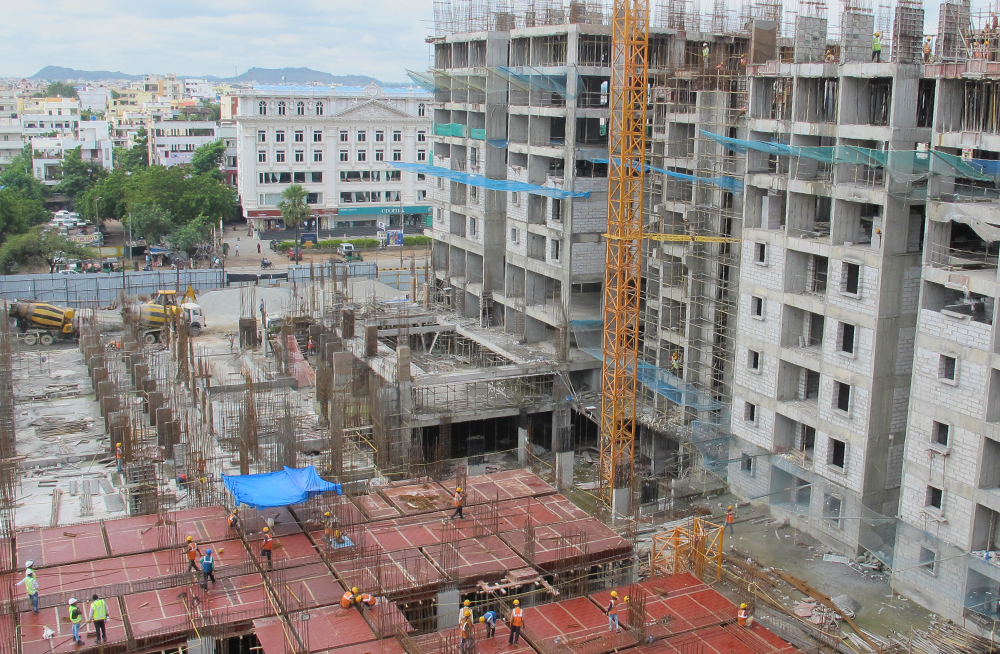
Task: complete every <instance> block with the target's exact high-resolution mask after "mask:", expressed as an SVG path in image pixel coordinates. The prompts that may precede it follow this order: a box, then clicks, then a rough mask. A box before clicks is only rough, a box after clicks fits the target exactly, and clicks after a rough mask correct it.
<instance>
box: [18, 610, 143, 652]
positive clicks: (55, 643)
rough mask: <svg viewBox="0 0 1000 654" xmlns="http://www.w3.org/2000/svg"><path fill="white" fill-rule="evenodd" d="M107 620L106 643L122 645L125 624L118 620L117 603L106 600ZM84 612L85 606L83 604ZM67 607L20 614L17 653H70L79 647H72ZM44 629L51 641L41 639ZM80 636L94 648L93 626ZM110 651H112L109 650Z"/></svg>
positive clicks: (84, 629) (71, 628)
mask: <svg viewBox="0 0 1000 654" xmlns="http://www.w3.org/2000/svg"><path fill="white" fill-rule="evenodd" d="M107 604H108V620H107V622H106V623H105V628H106V629H107V632H108V641H109V642H110V643H111V645H112V646H114V645H115V644H116V643H122V644H124V643H125V642H126V633H125V623H124V622H123V621H122V612H121V608H120V607H119V605H118V600H117V599H115V598H108V600H107ZM83 606H84V608H85V609H86V606H87V605H85V604H84V605H83ZM68 609H69V606H68V605H63V606H56V607H52V608H48V609H41V610H39V611H38V615H35V614H34V613H32V612H31V611H26V612H23V613H21V614H20V616H19V621H20V625H21V654H44V653H46V652H50V651H52V652H73V651H76V650H79V649H80V647H78V646H76V645H74V644H73V626H72V624H71V623H70V621H69V611H68ZM46 627H48V628H49V629H51V630H52V631H54V632H55V635H54V636H53V637H52V639H51V640H49V639H46V638H44V636H43V634H44V633H45V628H46ZM80 637H81V638H83V640H84V642H85V643H86V644H87V645H91V646H92V645H94V638H95V634H94V631H93V627H92V626H91V625H87V626H86V627H84V628H82V629H81V632H80ZM111 649H115V648H114V647H112V648H111Z"/></svg>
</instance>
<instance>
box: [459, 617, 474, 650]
mask: <svg viewBox="0 0 1000 654" xmlns="http://www.w3.org/2000/svg"><path fill="white" fill-rule="evenodd" d="M458 629H459V633H460V634H461V636H462V644H461V645H460V646H459V651H460V652H462V653H463V654H464V653H465V652H466V651H468V649H469V647H471V646H472V611H471V610H469V609H462V619H461V621H459V623H458Z"/></svg>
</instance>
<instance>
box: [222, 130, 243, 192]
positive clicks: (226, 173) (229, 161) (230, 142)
mask: <svg viewBox="0 0 1000 654" xmlns="http://www.w3.org/2000/svg"><path fill="white" fill-rule="evenodd" d="M238 137H239V134H238V132H237V129H236V123H235V122H233V121H231V120H223V121H221V122H220V123H219V138H220V139H222V140H224V141H225V143H226V154H225V155H224V156H223V159H222V176H223V178H224V179H225V181H226V184H229V185H230V186H237V179H238V178H239V167H238V166H237V163H236V161H237V157H238V156H239V149H238V147H237V143H238ZM237 190H238V189H237Z"/></svg>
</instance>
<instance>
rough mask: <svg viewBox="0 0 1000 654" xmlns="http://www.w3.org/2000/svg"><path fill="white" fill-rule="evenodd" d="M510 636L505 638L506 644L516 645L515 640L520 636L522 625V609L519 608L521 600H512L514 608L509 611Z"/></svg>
mask: <svg viewBox="0 0 1000 654" xmlns="http://www.w3.org/2000/svg"><path fill="white" fill-rule="evenodd" d="M508 622H509V623H510V638H508V639H507V644H508V645H517V641H518V640H520V638H521V627H523V626H524V609H522V608H521V601H520V600H514V608H513V609H511V611H510V620H509V621H508Z"/></svg>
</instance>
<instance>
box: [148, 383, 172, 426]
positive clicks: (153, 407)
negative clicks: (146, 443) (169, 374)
mask: <svg viewBox="0 0 1000 654" xmlns="http://www.w3.org/2000/svg"><path fill="white" fill-rule="evenodd" d="M162 406H163V393H161V392H160V391H153V392H152V393H150V394H149V424H150V426H152V427H155V426H156V423H157V421H158V419H159V416H158V415H157V413H156V412H157V411H158V410H159V409H160V407H162ZM168 419H169V418H168Z"/></svg>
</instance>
